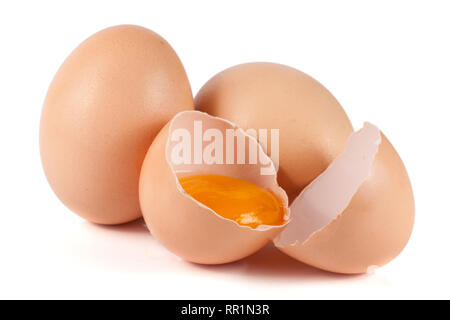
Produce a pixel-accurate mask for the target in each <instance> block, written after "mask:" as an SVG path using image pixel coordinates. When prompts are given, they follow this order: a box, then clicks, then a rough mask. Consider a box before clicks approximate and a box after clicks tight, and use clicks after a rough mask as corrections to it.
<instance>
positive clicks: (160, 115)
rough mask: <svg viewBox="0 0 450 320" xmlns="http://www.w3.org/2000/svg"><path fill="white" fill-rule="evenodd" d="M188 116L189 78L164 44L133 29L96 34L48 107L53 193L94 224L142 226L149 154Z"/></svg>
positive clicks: (46, 153)
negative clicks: (141, 187)
mask: <svg viewBox="0 0 450 320" xmlns="http://www.w3.org/2000/svg"><path fill="white" fill-rule="evenodd" d="M189 109H193V97H192V93H191V88H190V85H189V82H188V79H187V76H186V73H185V70H184V68H183V66H182V64H181V62H180V60H179V59H178V57H177V55H176V53H175V52H174V50H173V49H172V48H171V47H170V45H169V44H168V43H167V42H166V41H165V40H164V39H163V38H161V37H160V36H159V35H157V34H156V33H154V32H152V31H150V30H147V29H145V28H142V27H138V26H128V25H124V26H116V27H112V28H108V29H105V30H102V31H100V32H98V33H96V34H94V35H93V36H91V37H90V38H88V39H87V40H85V41H84V42H83V43H82V44H80V45H79V46H78V47H77V48H76V49H75V50H74V51H73V52H72V53H71V54H70V56H69V57H68V58H67V59H66V60H65V62H64V63H63V64H62V66H61V67H60V69H59V70H58V72H57V74H56V75H55V77H54V79H53V81H52V83H51V85H50V88H49V90H48V93H47V97H46V99H45V103H44V108H43V111H42V117H41V127H40V149H41V158H42V163H43V167H44V170H45V174H46V176H47V179H48V181H49V183H50V185H51V187H52V188H53V190H54V191H55V193H56V195H57V196H58V197H59V198H60V200H61V201H62V202H63V203H64V204H65V205H66V206H67V207H68V208H70V209H71V210H72V211H74V212H75V213H77V214H78V215H80V216H81V217H83V218H85V219H87V220H89V221H92V222H96V223H101V224H118V223H124V222H128V221H131V220H134V219H136V218H138V217H139V216H140V215H141V213H140V209H139V199H138V181H139V173H140V168H141V164H142V161H143V159H144V156H145V153H146V151H147V149H148V147H149V146H150V144H151V142H152V141H153V139H154V137H155V136H156V135H157V133H158V132H159V130H160V129H161V128H162V127H163V126H164V125H165V124H166V123H167V121H169V120H170V119H171V118H172V117H173V115H175V114H176V113H177V112H179V111H182V110H189Z"/></svg>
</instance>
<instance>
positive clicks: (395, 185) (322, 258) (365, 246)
mask: <svg viewBox="0 0 450 320" xmlns="http://www.w3.org/2000/svg"><path fill="white" fill-rule="evenodd" d="M323 201H326V198H324V199H323ZM413 224H414V198H413V192H412V188H411V184H410V181H409V178H408V174H407V172H406V169H405V167H404V165H403V162H402V160H401V159H400V157H399V155H398V154H397V152H396V151H395V149H394V147H393V146H392V145H391V143H390V142H389V141H388V139H387V138H386V137H385V136H384V135H383V134H381V143H380V145H379V149H378V152H377V154H376V155H375V158H374V160H373V162H372V166H371V168H370V174H369V177H368V178H367V179H366V180H365V181H364V182H363V184H362V185H361V186H360V187H359V189H358V190H357V192H356V193H355V194H354V195H353V197H352V199H351V201H350V203H349V205H348V206H347V208H346V209H345V210H344V211H343V212H342V213H341V214H340V215H339V216H338V217H337V218H336V219H335V220H334V221H333V222H331V223H330V224H329V225H328V226H326V227H325V228H324V229H322V230H320V231H319V232H317V233H315V234H313V235H312V236H311V238H310V239H309V240H308V241H307V242H305V243H304V244H303V245H302V244H300V243H297V244H296V245H294V246H286V247H282V248H279V249H280V250H281V251H283V252H284V253H286V254H288V255H289V256H291V257H293V258H295V259H297V260H299V261H302V262H304V263H307V264H309V265H312V266H314V267H317V268H320V269H323V270H327V271H332V272H337V273H348V274H353V273H365V272H367V270H368V269H369V268H370V267H372V266H378V267H380V266H382V265H384V264H386V263H388V262H389V261H391V260H392V259H393V258H395V257H396V256H397V255H398V254H399V253H400V252H401V251H402V249H403V248H404V247H405V245H406V243H407V242H408V240H409V237H410V235H411V232H412V228H413Z"/></svg>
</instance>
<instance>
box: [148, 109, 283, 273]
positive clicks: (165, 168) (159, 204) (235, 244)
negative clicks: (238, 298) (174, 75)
mask: <svg viewBox="0 0 450 320" xmlns="http://www.w3.org/2000/svg"><path fill="white" fill-rule="evenodd" d="M194 121H201V123H202V129H203V132H205V131H206V130H207V129H215V130H218V131H219V132H221V133H222V134H223V136H225V135H226V130H227V129H237V131H236V132H237V135H238V136H239V137H244V138H245V139H246V150H248V148H254V147H256V148H258V150H259V152H260V155H261V156H262V157H263V158H264V162H263V163H257V164H250V163H249V162H248V161H246V163H244V164H237V163H236V164H219V163H211V164H206V163H204V162H203V163H201V164H195V163H194V161H192V162H191V164H187V163H186V162H183V163H178V164H176V163H174V162H173V161H172V151H173V149H174V147H175V146H176V144H177V141H174V140H173V139H172V137H173V135H172V133H173V132H175V130H177V129H183V130H186V131H187V132H188V133H189V134H190V135H191V137H193V136H194V131H195V129H194ZM191 147H192V149H191V150H192V154H194V152H195V150H194V149H195V146H194V144H192V145H191ZM223 147H224V150H223V151H224V152H225V144H224V145H223ZM235 147H237V144H235ZM235 150H236V149H235ZM235 155H236V153H235ZM264 165H266V166H267V168H269V169H270V172H271V174H265V175H261V167H262V166H264ZM267 168H266V169H267ZM195 174H219V175H225V176H229V177H234V178H239V179H242V180H246V181H249V182H252V183H254V184H257V185H259V186H261V187H262V188H265V189H267V190H270V191H272V192H273V193H274V194H275V195H276V196H277V197H278V198H279V199H280V200H281V201H282V203H283V205H284V206H285V208H286V209H285V210H286V216H285V220H286V222H287V221H288V214H289V211H288V209H287V205H288V200H287V195H286V193H285V192H284V190H283V189H282V188H281V187H279V185H278V184H277V181H276V171H275V168H274V165H273V162H272V161H271V160H270V159H269V158H268V157H267V155H265V153H264V151H263V150H262V148H261V146H260V145H259V144H258V143H257V141H256V139H254V138H253V137H251V136H250V135H248V134H246V133H245V132H244V131H243V130H242V129H239V128H237V127H236V126H235V125H234V124H232V123H231V122H228V121H225V120H223V119H219V118H215V117H211V116H209V115H207V114H205V113H202V112H197V111H185V112H182V113H180V114H178V115H177V116H175V118H174V119H173V120H172V121H170V122H169V123H168V124H167V125H166V126H165V127H164V129H163V130H161V132H160V133H159V134H158V136H157V137H156V138H155V140H154V142H153V143H152V145H151V147H150V148H149V150H148V152H147V155H146V157H145V160H144V163H143V166H142V170H141V176H140V186H139V196H140V203H141V208H142V212H143V216H144V219H145V222H146V223H147V226H148V227H149V229H150V231H151V233H152V235H153V236H154V237H155V238H156V239H157V240H158V241H159V242H160V243H161V244H163V245H164V246H165V247H166V248H167V249H169V250H170V251H172V252H173V253H175V254H176V255H178V256H179V257H181V258H183V259H185V260H188V261H191V262H196V263H202V264H221V263H227V262H232V261H236V260H239V259H241V258H244V257H246V256H249V255H251V254H252V253H254V252H256V251H257V250H259V249H260V248H262V247H263V246H264V245H266V244H267V243H268V242H270V241H271V240H272V239H273V237H274V236H275V235H276V234H277V233H278V232H280V231H281V229H282V227H283V226H284V225H282V226H259V227H258V228H257V229H251V228H250V227H247V226H241V225H239V224H237V223H236V222H234V221H232V220H228V219H225V218H223V217H221V216H219V215H217V214H216V213H215V212H214V211H212V210H211V209H210V208H208V207H206V206H204V205H203V204H201V203H199V202H198V201H196V200H195V199H193V198H192V197H191V196H190V195H188V194H187V193H185V192H184V191H183V189H182V187H181V185H180V184H179V182H178V179H177V176H178V177H181V176H184V175H195Z"/></svg>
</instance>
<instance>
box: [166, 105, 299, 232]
mask: <svg viewBox="0 0 450 320" xmlns="http://www.w3.org/2000/svg"><path fill="white" fill-rule="evenodd" d="M187 113H197V114H199V115H201V117H206V118H208V119H213V120H218V121H222V122H225V123H226V124H228V125H230V126H231V127H232V128H233V129H235V130H238V131H239V132H241V133H242V134H243V135H244V136H246V137H248V138H249V140H250V141H252V142H253V143H256V145H257V147H258V149H259V151H260V152H262V154H263V155H264V157H266V160H269V166H270V167H271V168H272V169H273V171H274V174H273V179H274V186H275V188H277V189H279V191H280V193H281V197H282V199H280V200H281V202H282V204H283V209H284V211H285V212H284V217H283V219H284V223H283V224H281V225H265V224H260V225H259V226H258V227H256V228H251V227H249V226H244V225H240V224H239V223H237V222H236V221H234V220H232V219H227V218H225V217H222V216H221V215H219V214H218V213H216V212H215V211H214V210H212V209H211V208H210V207H208V206H206V205H204V204H203V203H201V202H199V201H198V200H196V199H194V198H193V197H192V196H191V195H189V194H188V193H187V192H186V191H185V190H184V189H183V187H182V186H181V184H180V182H179V180H178V177H177V175H176V173H175V169H174V168H173V165H172V163H171V161H169V160H168V159H167V154H168V149H169V145H170V135H171V133H172V125H173V123H174V122H175V120H176V119H177V118H179V117H182V116H183V115H184V114H187ZM164 158H165V160H166V162H167V164H168V165H169V168H170V170H171V172H172V174H173V177H174V179H175V183H176V185H177V189H178V191H179V192H181V193H182V194H183V195H184V196H185V197H187V198H189V199H190V200H192V201H193V202H194V203H196V204H197V205H198V206H200V207H201V208H204V209H207V210H208V211H209V212H211V213H213V214H214V215H215V216H216V217H218V218H219V219H222V220H224V221H228V222H233V223H234V224H235V225H236V226H238V227H239V228H243V229H247V230H251V231H259V232H263V231H268V230H273V229H282V228H284V227H285V226H286V225H287V224H288V223H289V222H290V221H291V215H290V207H289V201H288V197H287V194H286V191H285V190H284V189H283V188H282V187H281V186H280V185H279V184H278V180H277V174H278V173H277V171H276V170H275V165H274V163H273V161H272V159H271V158H270V157H269V156H268V155H267V154H266V152H265V151H264V149H263V148H262V146H261V144H260V143H259V142H258V140H257V139H256V138H255V137H253V136H252V135H249V134H248V133H246V132H245V130H243V129H242V128H241V127H239V126H238V125H237V124H235V123H233V122H231V121H229V120H227V119H224V118H220V117H216V116H211V115H209V114H208V113H206V112H202V111H197V110H186V111H181V112H179V113H177V114H176V115H175V116H174V117H173V118H172V119H171V120H170V123H169V134H168V137H167V141H166V147H165V154H164Z"/></svg>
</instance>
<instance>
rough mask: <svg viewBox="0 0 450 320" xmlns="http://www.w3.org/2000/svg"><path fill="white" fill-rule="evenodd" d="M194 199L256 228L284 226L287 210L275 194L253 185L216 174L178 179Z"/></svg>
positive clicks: (223, 215)
mask: <svg viewBox="0 0 450 320" xmlns="http://www.w3.org/2000/svg"><path fill="white" fill-rule="evenodd" d="M178 180H179V182H180V184H181V186H182V187H183V189H184V191H186V193H188V194H189V195H190V196H191V197H192V198H194V199H195V200H197V201H199V202H200V203H202V204H204V205H205V206H207V207H209V208H211V209H212V210H214V211H215V212H216V213H217V214H218V215H220V216H222V217H224V218H226V219H230V220H234V221H236V222H237V223H238V224H240V225H243V226H248V227H251V228H256V227H258V226H259V225H261V224H263V225H282V224H283V223H284V222H285V221H284V214H285V211H284V208H283V204H282V203H281V201H280V200H279V199H278V198H277V197H276V196H275V195H274V194H273V193H272V192H271V191H268V190H265V189H263V188H261V187H259V186H257V185H255V184H253V183H250V182H247V181H244V180H241V179H236V178H231V177H226V176H220V175H214V174H204V175H194V176H188V177H182V178H179V179H178Z"/></svg>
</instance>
